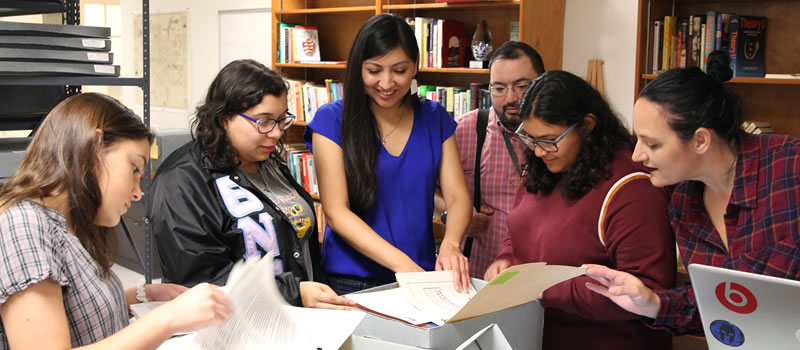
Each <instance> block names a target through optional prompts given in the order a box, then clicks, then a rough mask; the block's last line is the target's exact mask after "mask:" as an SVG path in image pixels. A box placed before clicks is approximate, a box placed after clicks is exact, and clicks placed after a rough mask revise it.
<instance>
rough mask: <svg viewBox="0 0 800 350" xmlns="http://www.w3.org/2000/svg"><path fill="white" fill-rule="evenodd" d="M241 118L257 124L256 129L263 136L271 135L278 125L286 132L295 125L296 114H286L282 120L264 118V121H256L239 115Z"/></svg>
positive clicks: (244, 115)
mask: <svg viewBox="0 0 800 350" xmlns="http://www.w3.org/2000/svg"><path fill="white" fill-rule="evenodd" d="M238 114H239V115H240V116H242V117H244V118H246V119H247V120H249V121H251V122H253V123H256V129H257V130H258V132H259V133H261V134H269V132H270V131H272V129H275V126H276V125H279V128H280V130H281V131H286V129H288V128H289V127H290V126H292V123H294V121H295V119H296V117H295V116H294V114H292V113H289V112H286V115H284V116H283V117H281V118H278V119H271V118H264V119H256V118H253V117H251V116H249V115H246V114H244V113H238Z"/></svg>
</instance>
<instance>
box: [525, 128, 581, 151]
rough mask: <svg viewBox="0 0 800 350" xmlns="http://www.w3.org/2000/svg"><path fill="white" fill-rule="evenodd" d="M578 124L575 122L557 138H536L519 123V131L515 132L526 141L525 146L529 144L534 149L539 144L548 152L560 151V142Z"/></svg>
mask: <svg viewBox="0 0 800 350" xmlns="http://www.w3.org/2000/svg"><path fill="white" fill-rule="evenodd" d="M576 126H578V124H573V125H572V126H570V127H569V128H568V129H567V130H566V131H564V133H563V134H561V136H559V137H556V139H555V140H535V139H534V138H533V137H531V136H530V135H528V133H527V132H525V129H524V128H523V127H522V124H520V125H519V127H518V128H517V132H516V133H515V134H516V135H517V137H518V138H519V140H520V141H522V143H524V144H525V146H528V147H529V148H530V149H534V148H536V146H539V147H541V148H542V149H543V150H545V151H547V152H558V143H559V142H560V141H561V140H563V139H564V138H565V137H567V135H569V133H570V132H572V129H575V127H576Z"/></svg>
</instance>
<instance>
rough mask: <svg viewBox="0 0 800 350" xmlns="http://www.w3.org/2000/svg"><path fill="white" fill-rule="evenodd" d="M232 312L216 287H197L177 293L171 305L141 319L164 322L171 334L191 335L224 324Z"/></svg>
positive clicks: (222, 294) (231, 308) (167, 304)
mask: <svg viewBox="0 0 800 350" xmlns="http://www.w3.org/2000/svg"><path fill="white" fill-rule="evenodd" d="M233 311H234V310H233V304H232V303H231V301H230V299H228V296H227V295H225V293H224V292H223V291H222V290H221V289H220V288H219V287H217V286H215V285H213V284H209V283H201V284H198V285H196V286H194V287H193V288H191V289H189V290H187V291H186V292H183V293H180V295H178V296H177V297H176V298H175V299H173V300H172V301H170V302H168V303H166V304H164V305H162V306H160V307H158V308H157V309H155V310H153V311H152V312H150V313H148V314H147V315H145V318H148V317H153V318H161V319H162V320H167V327H169V329H170V330H171V333H177V332H193V331H196V330H199V329H202V328H206V327H210V326H218V325H222V324H224V323H225V322H227V321H228V320H229V319H230V318H231V316H232V315H233ZM151 315H152V316H151ZM143 319H144V318H143Z"/></svg>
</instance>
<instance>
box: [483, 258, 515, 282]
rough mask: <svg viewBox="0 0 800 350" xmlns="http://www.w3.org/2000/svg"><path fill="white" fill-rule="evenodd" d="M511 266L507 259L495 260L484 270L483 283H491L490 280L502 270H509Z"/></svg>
mask: <svg viewBox="0 0 800 350" xmlns="http://www.w3.org/2000/svg"><path fill="white" fill-rule="evenodd" d="M510 266H511V260H508V259H498V260H495V261H494V262H493V263H492V264H491V265H489V267H488V268H486V272H485V273H484V274H483V280H484V281H491V280H492V278H494V277H495V276H497V275H499V274H500V273H501V272H503V270H505V269H507V268H509V267H510Z"/></svg>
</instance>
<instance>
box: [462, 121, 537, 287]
mask: <svg viewBox="0 0 800 350" xmlns="http://www.w3.org/2000/svg"><path fill="white" fill-rule="evenodd" d="M456 121H457V122H458V128H457V129H456V133H455V135H456V145H457V146H458V154H459V155H460V157H461V167H462V168H464V176H466V180H467V188H469V194H470V199H472V198H474V197H473V194H474V193H475V171H476V170H475V152H476V150H475V149H476V148H477V143H478V136H477V133H476V132H475V128H476V126H477V125H476V124H477V123H478V110H477V109H475V110H472V111H470V112H468V113H467V114H464V115H462V116H459V117H456ZM498 123H499V118H498V117H497V114H495V111H494V108H492V109H491V110H490V111H489V118H488V125H487V126H486V139H485V141H484V143H483V149H481V168H480V169H478V171H480V174H481V203H482V204H483V205H485V206H487V207H488V208H490V209H492V210H494V214H492V215H490V216H489V222H488V223H487V225H486V228H484V229H483V230H482V231H481V232H480V233H478V234H477V235H476V236H475V237H473V241H472V254H471V255H470V257H469V274H470V276H472V277H475V278H483V274H484V272H486V268H488V267H489V265H491V264H492V263H493V262H494V261H495V259H496V258H497V253H498V252H499V251H500V246H501V245H502V243H503V238H505V236H506V235H507V234H508V227H507V226H506V221H507V219H508V214H509V213H511V206H512V202H513V200H514V193H516V189H517V186H518V185H519V183H520V182H521V181H522V177H521V176H520V174H519V173H517V170H516V167H515V166H514V163H513V162H512V160H511V156H510V155H509V153H508V149H507V148H506V144H505V140H503V133H504V132H505V133H508V131H504V130H503V129H504V128H502V127H501V126H500V125H498ZM509 136H510V137H509V139H510V141H511V144H512V145H513V147H514V149H515V150H516V152H517V160H518V161H519V162H522V163H524V162H525V156H524V153H523V152H524V150H525V148H526V147H525V145H524V144H523V143H522V142H521V141H520V140H519V139H518V138H516V137H514V136H513V133H511V135H509Z"/></svg>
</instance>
